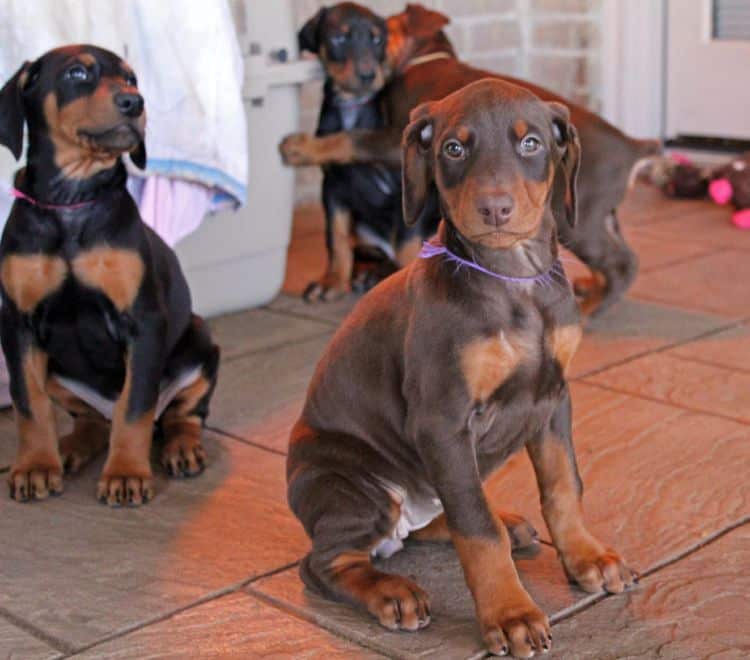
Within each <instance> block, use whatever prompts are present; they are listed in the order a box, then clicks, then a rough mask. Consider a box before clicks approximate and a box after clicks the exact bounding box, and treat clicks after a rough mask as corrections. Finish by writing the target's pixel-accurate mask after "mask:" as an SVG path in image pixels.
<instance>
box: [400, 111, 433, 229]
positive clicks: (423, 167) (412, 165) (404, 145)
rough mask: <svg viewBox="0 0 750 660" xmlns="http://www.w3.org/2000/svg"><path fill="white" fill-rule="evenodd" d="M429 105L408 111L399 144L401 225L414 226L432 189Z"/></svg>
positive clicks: (431, 129) (423, 210)
mask: <svg viewBox="0 0 750 660" xmlns="http://www.w3.org/2000/svg"><path fill="white" fill-rule="evenodd" d="M430 106H431V104H430V103H423V104H422V105H420V106H417V107H416V108H415V109H414V110H412V112H411V115H410V116H409V119H410V120H411V123H410V124H409V125H408V126H407V127H406V130H405V131H404V136H403V139H402V141H401V181H402V188H403V205H404V222H406V224H407V225H409V226H411V225H413V224H415V223H416V222H417V221H418V220H419V219H420V217H421V216H422V214H423V213H424V212H425V210H426V209H428V208H429V207H430V206H429V204H430V202H431V201H432V200H431V199H430V198H431V196H432V194H433V189H434V174H433V171H432V154H431V146H432V139H433V132H434V127H433V122H434V119H433V117H432V116H431V114H430Z"/></svg>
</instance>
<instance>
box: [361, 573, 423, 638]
mask: <svg viewBox="0 0 750 660" xmlns="http://www.w3.org/2000/svg"><path fill="white" fill-rule="evenodd" d="M367 607H368V609H369V610H370V612H371V613H372V614H374V615H375V616H376V617H377V619H378V621H379V622H380V625H382V626H383V627H384V628H388V629H389V630H407V631H411V632H413V631H415V630H419V629H420V628H424V627H425V626H427V625H429V623H430V616H431V615H430V599H429V596H428V595H427V594H426V593H425V592H424V591H423V590H422V588H421V587H420V586H419V585H417V584H415V583H414V582H412V581H411V580H407V579H406V578H405V577H401V576H400V575H385V576H383V577H382V578H380V579H379V580H378V581H377V582H376V583H375V584H374V585H373V586H372V588H371V590H370V593H369V594H368V597H367Z"/></svg>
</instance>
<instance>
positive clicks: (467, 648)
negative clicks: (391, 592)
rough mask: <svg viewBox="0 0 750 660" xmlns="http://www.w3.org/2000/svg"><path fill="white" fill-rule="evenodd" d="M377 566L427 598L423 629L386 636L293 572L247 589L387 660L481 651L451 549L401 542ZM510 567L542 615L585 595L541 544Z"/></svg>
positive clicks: (463, 655) (364, 617) (363, 615)
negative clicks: (428, 614) (426, 621)
mask: <svg viewBox="0 0 750 660" xmlns="http://www.w3.org/2000/svg"><path fill="white" fill-rule="evenodd" d="M379 565H380V566H381V567H382V568H383V569H384V570H388V571H392V572H395V573H401V574H403V575H409V576H410V577H412V579H415V580H416V582H417V583H418V584H420V585H421V586H422V587H423V588H424V589H425V590H426V591H427V592H428V593H429V594H430V598H431V601H430V608H431V611H432V613H433V620H432V622H431V624H430V625H429V626H428V627H427V628H424V629H423V630H420V631H419V632H417V633H393V632H389V631H387V630H386V629H384V628H382V627H381V626H380V625H379V624H378V623H377V621H376V620H375V619H374V618H371V617H370V616H369V615H368V614H366V613H362V612H360V611H357V610H355V609H353V608H351V607H349V606H347V605H344V604H340V603H334V602H331V601H328V600H325V599H323V598H321V597H319V596H317V595H315V594H312V593H310V592H309V591H307V590H306V589H305V588H304V586H303V584H302V582H301V581H300V579H299V576H298V574H297V569H296V568H295V569H290V570H288V571H284V572H282V573H278V574H276V575H273V576H271V577H268V578H263V579H261V580H258V581H257V582H254V583H253V584H252V585H250V587H248V590H250V591H258V592H261V593H263V594H266V595H267V596H270V597H272V598H274V599H275V600H276V601H278V602H283V603H285V604H286V606H287V607H289V608H290V609H291V610H292V611H295V612H297V613H298V614H299V615H300V616H303V617H304V618H306V619H308V620H310V621H314V622H316V623H318V625H321V626H323V627H325V628H328V629H329V630H333V631H334V632H337V633H338V634H340V635H342V636H345V637H348V638H350V639H354V640H356V641H358V642H360V643H362V644H364V645H367V646H369V647H370V648H372V649H375V650H377V651H379V652H381V653H384V654H386V655H388V656H390V657H399V658H427V657H429V658H435V657H440V658H466V657H469V656H473V655H475V654H476V653H477V652H481V650H482V640H481V636H480V634H479V627H478V625H477V622H476V614H475V610H474V604H473V601H472V599H471V595H470V593H469V590H468V587H467V586H466V583H465V581H464V577H463V573H462V571H461V566H460V564H459V562H458V558H457V556H456V554H455V552H454V550H453V549H452V547H450V546H449V545H443V544H417V543H412V544H407V545H406V547H405V548H404V549H403V550H402V551H401V552H399V553H397V554H396V555H395V556H394V557H392V558H391V559H389V560H387V561H385V562H380V563H379ZM516 566H517V567H518V570H519V573H520V575H521V580H522V582H523V583H524V585H525V586H526V588H527V589H528V591H529V593H530V594H531V596H532V597H533V598H534V599H535V600H536V602H537V603H538V604H539V606H540V607H541V608H542V609H543V610H544V611H545V612H547V613H548V614H552V613H554V612H556V611H558V610H560V609H562V608H564V607H567V606H569V605H571V604H573V603H575V602H577V601H578V600H580V599H581V598H585V597H586V594H585V593H583V592H582V591H580V590H579V589H577V588H575V587H572V586H571V585H569V584H568V582H567V580H566V578H565V576H564V574H563V571H562V568H561V567H560V564H559V562H558V561H557V558H556V556H555V553H554V551H553V550H552V549H551V548H549V547H546V546H543V547H542V549H541V551H540V552H539V554H538V555H537V556H536V557H535V558H533V559H520V558H519V559H516Z"/></svg>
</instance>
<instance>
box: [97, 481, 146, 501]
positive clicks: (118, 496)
mask: <svg viewBox="0 0 750 660" xmlns="http://www.w3.org/2000/svg"><path fill="white" fill-rule="evenodd" d="M96 497H97V499H98V500H99V501H100V502H103V503H105V504H108V505H109V506H111V507H119V506H140V505H141V504H146V503H147V502H148V501H149V500H151V499H153V497H154V487H153V481H152V480H151V478H150V477H126V476H122V477H120V476H112V477H102V478H101V479H100V480H99V484H98V486H97V491H96Z"/></svg>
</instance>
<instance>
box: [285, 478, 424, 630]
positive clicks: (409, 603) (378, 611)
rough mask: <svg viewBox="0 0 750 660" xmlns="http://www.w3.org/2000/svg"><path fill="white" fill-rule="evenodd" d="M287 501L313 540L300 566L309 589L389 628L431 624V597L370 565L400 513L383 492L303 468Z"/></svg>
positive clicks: (416, 627)
mask: <svg viewBox="0 0 750 660" xmlns="http://www.w3.org/2000/svg"><path fill="white" fill-rule="evenodd" d="M289 503H290V505H291V507H292V510H293V511H294V512H295V514H296V515H297V517H298V518H299V519H300V520H301V521H302V523H303V525H304V526H305V529H306V530H307V532H308V534H309V535H310V536H311V538H312V551H311V552H310V554H309V555H308V556H307V557H306V558H305V559H304V560H303V562H302V565H301V567H300V576H301V578H302V581H303V582H304V583H305V585H306V586H307V587H308V588H310V589H312V590H313V591H316V592H318V593H321V594H323V595H324V596H326V597H328V598H331V599H334V600H343V601H346V602H348V603H351V604H352V605H355V606H357V607H360V608H363V609H366V610H367V611H368V612H369V613H370V614H372V615H373V616H374V617H375V618H376V619H378V621H379V622H380V624H381V625H382V626H384V627H385V628H388V629H389V630H409V631H415V630H418V629H420V628H423V627H424V626H426V625H428V624H429V622H430V604H429V598H428V596H427V594H426V593H425V592H424V591H423V590H422V589H421V588H420V587H419V586H418V585H417V584H415V583H414V582H412V581H411V580H408V579H407V578H405V577H402V576H400V575H392V574H389V573H384V572H382V571H379V570H377V569H376V568H375V567H374V566H373V565H372V562H371V559H370V557H371V552H372V550H373V549H374V548H375V547H376V546H377V545H378V543H379V542H380V541H381V540H383V539H384V538H386V537H388V536H389V535H390V533H391V531H392V530H393V528H394V527H395V524H396V521H397V519H398V516H399V513H400V511H399V509H398V507H397V505H396V504H395V502H394V501H393V500H392V499H391V497H390V496H389V495H388V493H387V492H386V491H385V490H384V489H382V488H378V487H377V486H375V485H373V484H372V483H370V482H365V481H361V482H360V481H359V480H356V479H355V478H344V477H342V476H341V475H340V474H337V473H334V472H329V471H326V470H324V469H322V468H317V467H305V468H303V469H301V470H298V471H297V472H296V473H294V474H293V477H292V480H291V482H290V486H289Z"/></svg>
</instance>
